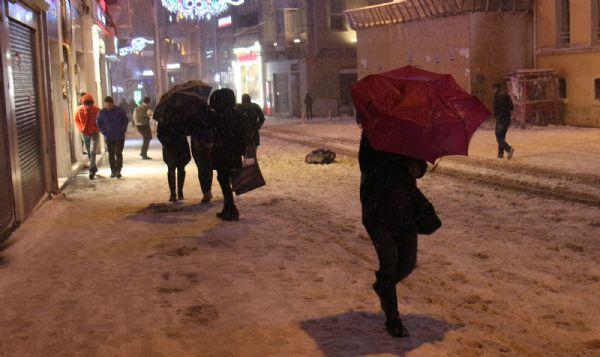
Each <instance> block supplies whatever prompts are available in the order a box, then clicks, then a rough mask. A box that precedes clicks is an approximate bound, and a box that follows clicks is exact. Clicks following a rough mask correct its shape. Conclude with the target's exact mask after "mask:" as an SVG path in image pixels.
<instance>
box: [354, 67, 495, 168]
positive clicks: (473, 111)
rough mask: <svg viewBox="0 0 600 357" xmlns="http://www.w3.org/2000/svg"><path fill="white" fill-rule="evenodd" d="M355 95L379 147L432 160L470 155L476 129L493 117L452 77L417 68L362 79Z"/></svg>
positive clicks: (363, 121) (371, 138) (370, 136)
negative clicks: (447, 156) (449, 156)
mask: <svg viewBox="0 0 600 357" xmlns="http://www.w3.org/2000/svg"><path fill="white" fill-rule="evenodd" d="M352 99H353V101H354V105H355V106H356V110H357V112H358V121H359V123H360V124H361V125H362V127H363V132H364V134H365V135H366V137H367V139H368V140H369V143H370V144H371V146H373V148H374V149H375V150H379V151H387V152H393V153H397V154H402V155H406V156H410V157H414V158H418V159H423V160H426V161H429V162H431V163H434V162H435V160H436V159H438V158H440V157H442V156H446V155H468V151H469V142H470V141H471V137H472V136H473V134H474V133H475V130H477V128H478V127H479V126H480V125H481V124H482V123H483V122H484V121H485V120H486V119H487V118H489V117H490V116H491V113H490V112H489V111H488V110H487V108H486V107H485V106H484V105H483V103H481V101H480V100H479V99H477V98H476V97H475V96H472V95H471V94H469V93H467V92H465V91H464V90H463V89H462V88H461V87H460V86H459V85H458V84H457V83H456V81H455V80H454V78H452V76H451V75H449V74H438V73H433V72H428V71H424V70H421V69H418V68H415V67H411V66H407V67H402V68H399V69H396V70H393V71H390V72H385V73H381V74H375V75H370V76H367V77H365V78H363V79H361V80H360V81H358V83H356V84H355V85H354V86H352Z"/></svg>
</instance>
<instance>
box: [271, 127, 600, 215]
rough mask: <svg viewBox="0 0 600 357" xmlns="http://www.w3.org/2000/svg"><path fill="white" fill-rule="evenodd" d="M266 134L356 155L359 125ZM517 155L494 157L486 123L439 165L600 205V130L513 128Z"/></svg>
mask: <svg viewBox="0 0 600 357" xmlns="http://www.w3.org/2000/svg"><path fill="white" fill-rule="evenodd" d="M263 132H264V135H266V136H271V137H274V138H278V139H282V140H288V141H292V142H296V143H302V144H305V145H307V146H315V147H321V146H324V147H327V148H330V149H333V150H336V151H338V152H340V153H345V154H348V155H352V156H354V155H356V152H357V148H358V142H359V139H360V130H359V128H358V127H357V126H356V124H355V122H354V120H353V119H342V120H334V121H328V120H324V119H317V120H315V121H314V122H311V123H308V124H307V123H301V122H300V121H293V120H292V121H285V120H279V121H275V120H272V121H270V122H269V123H268V124H267V126H266V127H265V129H264V130H263ZM508 141H509V142H510V143H511V145H513V146H514V147H515V148H516V154H515V157H514V158H513V160H511V161H508V160H499V159H497V158H496V151H497V144H496V139H495V135H494V130H493V128H490V125H489V123H486V125H484V127H483V128H481V129H480V130H478V131H477V132H476V133H475V135H474V137H473V140H472V143H471V148H470V156H469V157H457V156H455V157H447V158H444V159H443V160H442V161H441V163H440V165H439V168H438V170H437V172H438V173H441V174H446V175H449V176H454V177H459V178H463V179H470V180H473V181H477V182H479V183H483V184H489V185H493V186H501V187H502V188H505V189H512V190H520V191H527V192H529V193H535V194H538V195H541V196H549V197H554V198H557V199H564V200H569V201H572V202H577V203H585V204H589V205H592V206H600V190H598V186H600V164H598V163H599V162H600V129H591V128H574V127H546V128H533V129H528V130H522V129H513V130H511V131H509V136H508Z"/></svg>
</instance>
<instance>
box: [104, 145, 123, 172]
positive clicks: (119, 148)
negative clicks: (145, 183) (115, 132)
mask: <svg viewBox="0 0 600 357" xmlns="http://www.w3.org/2000/svg"><path fill="white" fill-rule="evenodd" d="M124 146H125V140H106V147H107V148H108V162H109V163H110V171H111V172H112V173H113V174H119V173H121V169H122V168H123V147H124Z"/></svg>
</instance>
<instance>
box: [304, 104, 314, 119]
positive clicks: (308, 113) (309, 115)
mask: <svg viewBox="0 0 600 357" xmlns="http://www.w3.org/2000/svg"><path fill="white" fill-rule="evenodd" d="M305 108H306V120H311V119H312V117H313V110H312V104H310V105H306V106H305Z"/></svg>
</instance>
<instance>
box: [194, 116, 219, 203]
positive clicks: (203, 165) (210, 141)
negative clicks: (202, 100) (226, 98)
mask: <svg viewBox="0 0 600 357" xmlns="http://www.w3.org/2000/svg"><path fill="white" fill-rule="evenodd" d="M198 115H199V116H200V117H204V119H206V120H198V125H196V126H195V127H194V128H193V129H192V131H191V138H192V156H193V157H194V162H195V163H196V166H197V167H198V181H200V188H201V189H202V203H208V202H210V201H211V200H212V197H213V196H212V192H211V191H212V181H213V167H212V147H213V145H214V141H215V137H214V136H215V135H214V130H213V128H212V127H211V126H207V125H204V124H205V123H210V120H211V119H212V118H213V115H214V114H213V113H212V110H211V109H210V108H208V107H207V108H202V110H201V111H200V113H198ZM201 119H202V118H201Z"/></svg>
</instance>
